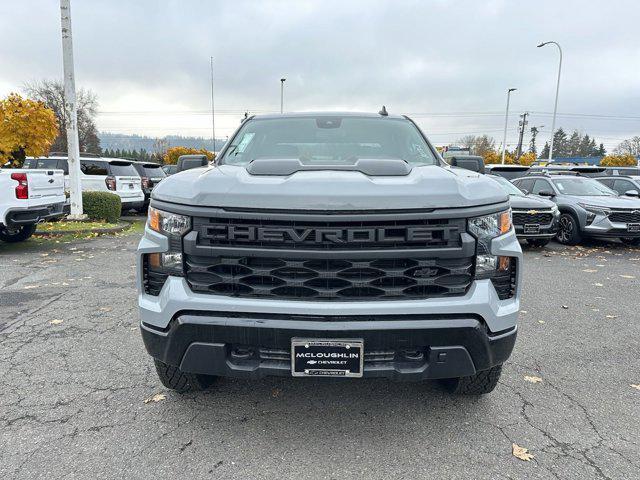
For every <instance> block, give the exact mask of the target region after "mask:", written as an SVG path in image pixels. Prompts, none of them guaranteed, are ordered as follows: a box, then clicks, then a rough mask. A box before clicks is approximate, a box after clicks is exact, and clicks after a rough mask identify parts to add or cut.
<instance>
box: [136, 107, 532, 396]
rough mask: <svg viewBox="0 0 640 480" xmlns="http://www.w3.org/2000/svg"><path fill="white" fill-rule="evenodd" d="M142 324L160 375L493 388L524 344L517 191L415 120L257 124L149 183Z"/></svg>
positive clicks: (186, 384) (198, 382)
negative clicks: (449, 161)
mask: <svg viewBox="0 0 640 480" xmlns="http://www.w3.org/2000/svg"><path fill="white" fill-rule="evenodd" d="M138 253H139V256H138V272H139V273H138V285H139V289H140V292H139V305H140V314H141V319H142V322H141V331H142V336H143V339H144V343H145V345H146V348H147V350H148V352H149V354H150V355H151V356H152V357H153V358H154V361H155V365H156V369H157V372H158V375H159V377H160V379H161V381H162V382H163V383H164V385H166V386H167V387H168V388H172V389H175V390H177V391H187V390H191V389H196V388H205V387H207V386H209V385H210V384H211V383H212V381H213V380H214V378H215V377H216V376H236V377H245V378H258V377H263V376H265V375H285V376H295V377H298V376H303V377H308V376H331V377H336V376H337V377H350V378H358V377H386V378H390V379H395V380H412V381H422V380H426V379H442V380H443V381H444V383H445V384H446V385H447V386H448V387H449V388H450V389H451V390H452V391H454V392H458V393H467V394H482V393H487V392H490V391H491V390H493V388H494V387H495V386H496V384H497V382H498V378H499V376H500V372H501V366H502V364H503V362H504V361H505V360H506V359H507V358H508V357H509V355H510V354H511V351H512V349H513V346H514V342H515V338H516V330H517V327H516V320H517V315H518V309H519V294H520V283H521V282H520V278H521V275H522V254H521V250H520V246H519V244H518V241H517V239H516V236H515V232H514V229H513V227H512V224H511V211H510V209H509V203H508V198H507V195H506V194H505V193H504V191H503V190H502V189H501V188H500V186H499V185H498V184H496V183H495V182H494V181H492V180H489V179H487V178H486V177H485V176H484V175H480V174H477V173H474V172H470V171H468V170H463V169H458V168H452V167H449V166H448V165H446V164H445V163H444V162H443V161H442V159H441V158H440V156H439V155H438V153H437V152H436V150H435V149H434V148H433V147H432V145H431V144H430V143H429V142H428V141H427V139H426V138H425V136H424V135H423V133H422V132H421V131H420V129H419V128H418V127H417V126H416V125H415V124H414V123H413V122H412V121H411V120H410V119H408V118H407V117H403V116H390V115H387V114H386V111H384V110H383V111H382V112H381V114H378V115H375V114H355V113H303V114H287V115H269V116H256V117H251V118H249V119H247V120H246V121H244V122H243V123H242V125H241V126H240V128H239V129H238V131H237V132H236V133H235V134H234V135H233V137H232V138H231V139H230V140H229V142H227V145H226V146H225V147H224V149H223V150H222V151H221V152H220V155H219V157H218V160H217V163H216V165H212V166H207V167H202V168H196V169H192V170H188V171H185V172H181V173H177V174H175V175H172V176H171V177H169V178H167V179H165V180H163V181H162V182H161V183H160V184H159V185H158V186H157V187H156V188H155V189H154V190H153V192H152V195H151V205H150V209H149V219H148V223H147V226H146V229H145V234H144V237H143V238H142V241H141V242H140V246H139V249H138Z"/></svg>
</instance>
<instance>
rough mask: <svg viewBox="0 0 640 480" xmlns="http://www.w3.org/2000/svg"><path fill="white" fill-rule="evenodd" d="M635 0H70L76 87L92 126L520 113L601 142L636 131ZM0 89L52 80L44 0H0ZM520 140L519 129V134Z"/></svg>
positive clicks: (220, 132) (475, 121) (436, 119)
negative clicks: (361, 113)
mask: <svg viewBox="0 0 640 480" xmlns="http://www.w3.org/2000/svg"><path fill="white" fill-rule="evenodd" d="M639 20H640V2H638V1H637V0H636V1H632V0H629V1H617V0H609V1H603V2H600V1H590V0H582V1H558V0H556V1H545V0H537V1H535V2H519V1H518V2H516V1H459V0H457V1H453V0H451V1H447V0H439V1H427V0H423V1H402V0H395V1H375V0H367V1H352V0H349V1H347V0H339V1H334V0H322V1H320V0H318V1H304V0H296V1H293V0H290V1H286V0H270V1H269V0H261V1H243V0H235V1H231V0H229V1H190V0H183V1H166V2H163V1H156V0H153V1H152V0H136V1H124V0H122V1H120V0H103V1H97V0H72V21H73V35H74V48H75V65H76V84H77V86H78V87H85V88H90V89H91V90H93V91H94V92H95V93H96V94H97V95H98V99H99V102H100V115H99V117H98V126H99V129H100V130H102V131H109V132H119V133H139V134H143V135H153V136H156V135H166V134H182V135H195V136H210V135H211V127H210V124H211V117H210V113H209V112H210V90H209V88H210V84H209V57H210V56H213V57H214V62H215V63H214V68H215V100H216V110H217V112H216V133H217V136H218V138H224V137H225V136H226V135H229V134H231V133H232V132H233V130H234V129H235V128H236V127H237V125H238V122H239V119H240V117H241V115H242V113H243V112H244V111H245V110H248V111H249V112H250V113H262V112H269V111H276V110H279V103H280V82H279V79H280V78H281V77H286V78H287V81H286V86H285V110H290V111H294V110H330V109H343V110H344V109H346V110H365V111H377V110H379V108H380V106H381V105H382V104H385V105H386V106H387V109H388V110H389V111H390V112H393V113H406V114H409V115H412V116H413V117H414V118H415V119H416V120H417V121H418V123H419V124H420V125H421V126H422V127H423V128H424V129H425V131H426V132H427V135H428V136H429V137H430V138H431V139H432V140H433V142H434V143H436V144H438V145H441V144H447V143H450V142H454V140H455V139H456V138H458V137H460V136H462V135H465V134H482V133H487V134H490V135H492V136H494V137H495V138H496V139H497V140H498V141H500V140H501V138H502V128H503V122H504V108H505V102H506V90H507V88H509V87H516V88H518V91H517V92H515V93H514V94H513V95H512V102H511V112H512V116H511V117H510V121H509V137H508V143H509V144H513V143H515V141H516V130H517V123H518V118H517V116H518V114H520V113H522V112H523V111H525V110H528V111H531V112H533V113H532V115H531V117H530V120H531V122H530V124H529V126H532V125H545V127H544V128H543V129H542V134H541V139H542V140H543V141H544V139H545V138H546V137H547V136H548V134H549V132H550V127H551V115H550V112H552V111H553V99H554V93H555V80H556V74H557V67H558V52H557V49H555V47H553V46H546V47H544V48H536V45H537V44H538V43H540V42H542V41H546V40H556V41H557V42H559V43H560V44H561V45H562V48H563V52H564V62H563V70H562V80H561V86H560V101H559V108H558V111H559V112H560V113H561V114H563V115H561V116H559V118H558V122H557V126H562V127H564V128H565V129H574V128H577V129H580V130H582V131H584V132H586V133H589V134H594V135H595V136H596V138H597V140H598V141H602V142H604V143H605V145H606V146H607V147H608V148H609V149H611V148H613V147H614V146H615V145H616V144H617V143H619V141H620V140H622V139H624V138H627V137H629V136H632V135H634V134H636V135H639V134H640V35H639V34H638V29H639V27H640V22H639ZM0 32H2V41H1V42H0V96H4V95H6V94H7V93H9V92H10V91H21V90H22V87H23V85H24V83H25V82H29V81H33V80H37V79H42V78H51V79H53V78H61V77H62V52H61V40H60V10H59V2H58V1H57V0H21V1H11V2H10V1H3V2H0ZM527 137H528V135H527Z"/></svg>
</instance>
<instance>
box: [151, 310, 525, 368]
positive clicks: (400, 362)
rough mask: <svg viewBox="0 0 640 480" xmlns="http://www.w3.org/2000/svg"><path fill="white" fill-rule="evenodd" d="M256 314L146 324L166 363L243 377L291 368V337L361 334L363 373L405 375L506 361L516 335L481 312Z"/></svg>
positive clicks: (155, 352) (179, 318)
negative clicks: (332, 317) (323, 317)
mask: <svg viewBox="0 0 640 480" xmlns="http://www.w3.org/2000/svg"><path fill="white" fill-rule="evenodd" d="M255 317H257V316H256V315H254V318H242V317H241V316H239V315H238V314H236V315H235V316H224V314H220V316H209V315H202V314H199V315H191V314H184V315H179V316H177V317H176V318H174V319H173V320H172V321H171V323H170V325H169V328H168V329H166V330H158V329H156V328H154V327H151V326H148V325H145V324H142V325H141V331H142V337H143V340H144V344H145V347H146V349H147V351H148V352H149V354H150V355H151V356H153V357H155V358H158V359H159V360H161V361H163V362H165V363H167V364H170V365H175V366H179V367H180V368H181V369H182V370H183V371H185V372H190V373H200V374H206V375H219V376H230V377H244V378H261V377H265V376H271V375H275V376H290V375H291V362H290V358H289V355H290V347H291V339H292V338H293V337H302V338H318V339H326V338H333V339H336V338H344V339H355V338H357V339H362V340H363V341H364V348H365V362H364V377H385V378H390V379H394V380H408V381H420V380H425V379H435V378H453V377H462V376H467V375H472V374H474V373H476V372H477V371H481V370H486V369H488V368H491V367H493V366H495V365H499V364H502V363H504V362H505V361H506V359H507V358H508V357H509V355H510V354H511V351H512V350H513V346H514V343H515V339H516V328H515V327H514V328H513V329H511V330H508V331H506V332H501V333H500V334H499V335H493V336H492V335H490V334H489V333H488V332H487V329H486V326H485V325H484V323H483V322H482V321H481V320H480V319H478V318H474V317H465V316H462V317H451V316H440V317H421V318H422V319H417V317H418V316H413V315H412V316H406V317H403V316H395V317H389V319H387V318H385V317H378V318H375V319H369V320H356V321H318V320H311V319H309V320H307V319H298V318H296V316H291V317H288V319H283V318H269V316H266V315H265V317H264V319H259V318H255ZM279 317H281V316H279ZM313 318H317V317H313ZM339 318H340V319H343V318H348V317H339ZM403 318H407V319H403ZM418 318H419V317H418Z"/></svg>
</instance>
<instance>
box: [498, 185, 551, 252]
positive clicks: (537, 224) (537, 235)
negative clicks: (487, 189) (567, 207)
mask: <svg viewBox="0 0 640 480" xmlns="http://www.w3.org/2000/svg"><path fill="white" fill-rule="evenodd" d="M487 177H489V178H491V179H492V180H495V181H496V182H498V183H499V184H500V186H501V187H502V189H503V190H504V191H505V193H506V194H507V195H509V203H510V204H511V212H512V215H513V226H514V228H515V229H516V236H517V237H518V239H519V240H526V241H527V243H528V244H529V245H531V246H534V247H543V246H545V245H546V244H548V243H549V242H550V241H551V240H552V239H553V237H555V236H556V234H557V233H558V220H559V218H560V211H559V210H558V207H557V206H556V204H555V203H553V202H552V201H550V200H547V199H545V198H543V197H539V196H537V195H527V194H525V193H524V192H523V191H522V190H520V189H519V188H518V187H516V186H515V185H514V184H513V183H511V182H510V181H509V180H507V179H506V178H503V177H498V176H496V175H487Z"/></svg>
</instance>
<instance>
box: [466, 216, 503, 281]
mask: <svg viewBox="0 0 640 480" xmlns="http://www.w3.org/2000/svg"><path fill="white" fill-rule="evenodd" d="M511 227H512V223H511V209H509V210H505V211H504V212H499V213H493V214H491V215H484V216H482V217H474V218H470V219H469V233H471V234H472V235H473V236H474V237H476V240H477V248H476V278H489V277H491V276H493V275H495V274H499V273H504V272H506V271H507V270H508V269H509V265H510V259H509V257H498V256H496V255H491V240H493V239H494V238H496V237H499V236H500V235H504V234H505V233H508V232H509V231H511Z"/></svg>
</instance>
